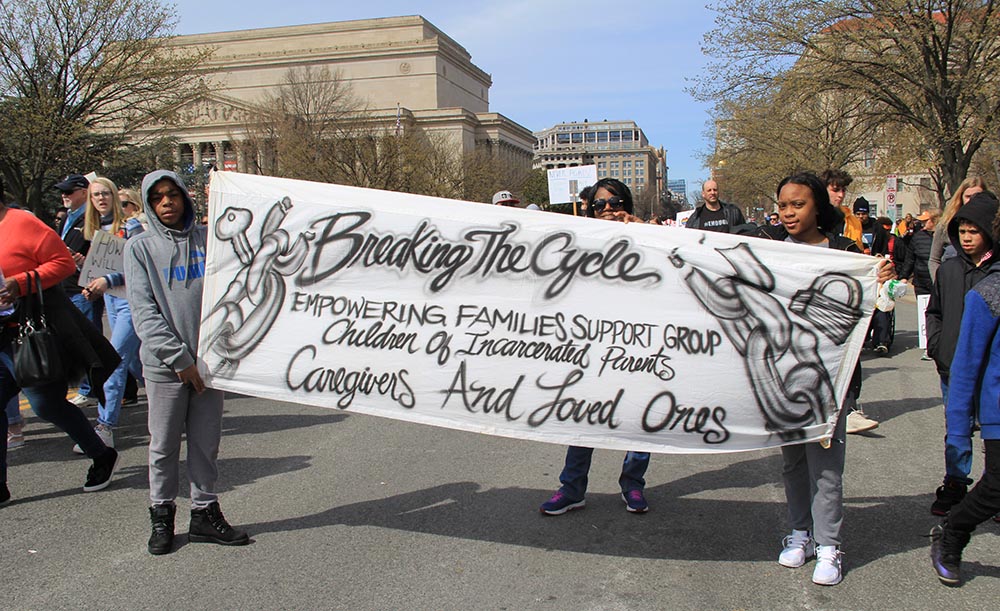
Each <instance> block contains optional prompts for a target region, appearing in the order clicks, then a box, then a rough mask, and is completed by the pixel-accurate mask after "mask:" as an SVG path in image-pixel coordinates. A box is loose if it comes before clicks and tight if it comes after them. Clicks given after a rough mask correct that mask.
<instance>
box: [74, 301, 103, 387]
mask: <svg viewBox="0 0 1000 611" xmlns="http://www.w3.org/2000/svg"><path fill="white" fill-rule="evenodd" d="M69 300H70V301H72V302H73V305H75V306H76V309H78V310H80V311H81V312H83V315H84V316H86V317H87V320H89V321H90V322H92V323H94V326H95V327H97V328H98V329H104V324H103V323H102V322H101V317H102V316H103V314H104V303H103V302H95V301H88V300H87V298H86V297H84V296H83V293H76V294H75V295H70V296H69ZM80 394H81V395H89V394H90V380H88V379H87V376H83V379H82V380H80Z"/></svg>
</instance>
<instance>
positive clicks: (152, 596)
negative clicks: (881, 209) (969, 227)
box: [0, 297, 1000, 611]
mask: <svg viewBox="0 0 1000 611" xmlns="http://www.w3.org/2000/svg"><path fill="white" fill-rule="evenodd" d="M915 329H916V309H915V301H914V300H913V298H912V297H908V298H906V299H904V301H903V302H902V303H901V304H900V306H899V308H898V314H897V334H896V342H895V345H894V346H893V349H892V351H891V352H890V354H889V355H888V357H877V356H875V355H872V354H871V353H866V354H865V355H863V357H862V359H863V364H864V372H865V381H864V390H863V392H862V404H863V407H864V409H865V411H866V412H867V413H868V415H869V416H871V417H874V418H875V419H877V420H879V421H880V422H881V426H880V427H879V428H878V429H876V430H874V431H872V432H871V433H869V434H866V435H862V436H859V435H852V436H850V437H849V438H848V459H847V460H848V463H847V472H846V477H845V487H846V490H845V493H846V505H847V514H846V520H845V527H844V540H845V543H844V545H843V551H844V552H845V556H844V567H845V571H846V573H845V577H844V581H843V583H841V584H840V585H838V586H835V587H822V586H817V585H814V584H813V583H812V582H811V580H810V576H811V573H812V563H809V564H808V565H807V566H806V567H803V568H801V569H786V568H783V567H781V566H779V565H778V564H777V562H776V559H777V556H778V552H779V551H780V546H781V538H782V537H783V536H784V535H785V534H787V526H786V520H785V503H784V493H783V490H782V487H781V483H780V482H781V479H780V471H781V459H780V453H779V452H778V451H776V450H770V451H758V452H749V453H737V454H724V455H713V456H692V455H657V456H654V457H653V460H652V464H651V466H650V468H649V472H648V474H647V481H648V484H647V497H648V499H649V503H650V506H651V510H650V512H649V513H648V514H645V515H634V514H629V513H627V512H626V511H625V508H624V504H623V502H622V501H621V498H620V496H619V494H618V488H617V477H618V471H619V467H620V462H621V458H622V453H621V452H612V451H598V452H597V453H596V454H595V458H594V465H593V469H592V471H591V477H590V492H589V494H588V497H587V501H588V505H587V507H586V508H585V509H584V510H582V511H575V512H571V513H569V514H566V515H563V516H559V517H545V516H543V515H541V514H540V513H539V512H538V505H539V504H540V503H541V502H543V501H544V500H546V499H547V498H548V496H549V495H550V494H551V493H552V492H553V491H554V490H555V489H556V487H557V484H558V483H557V477H558V474H559V471H560V469H561V467H562V461H563V456H564V451H565V450H564V448H563V447H560V446H556V445H550V444H543V443H534V442H525V441H516V440H510V439H504V438H499V437H489V436H484V435H476V434H471V433H463V432H456V431H451V430H445V429H438V428H433V427H429V426H422V425H416V424H406V423H401V422H396V421H391V420H385V419H378V418H372V417H367V416H362V415H357V414H352V413H350V412H342V411H332V410H326V409H321V408H315V407H308V406H301V405H294V404H285V403H276V402H273V401H265V400H259V399H254V398H247V397H235V396H234V397H230V398H229V399H228V400H227V404H226V418H225V423H224V428H225V433H224V438H223V441H222V451H221V455H220V459H219V467H220V472H221V486H222V508H223V511H224V512H225V513H226V515H227V517H228V518H229V519H230V521H231V522H232V523H234V524H236V525H239V526H241V527H243V528H245V529H247V530H248V531H249V532H250V534H251V536H252V539H253V542H252V544H251V545H249V546H246V547H240V548H224V547H220V546H215V545H209V544H188V543H187V542H186V532H187V498H186V482H185V483H182V486H181V489H182V495H183V496H184V497H185V498H183V499H180V502H179V510H178V525H177V533H178V540H179V542H180V545H179V547H178V549H176V551H175V552H174V553H172V554H170V555H167V556H160V557H153V556H150V555H149V554H148V553H147V552H146V539H147V537H148V536H149V520H148V513H147V510H146V507H147V475H146V444H147V441H148V436H147V433H146V426H145V420H146V406H145V404H140V405H139V406H138V407H134V408H127V409H126V410H125V411H124V412H123V417H122V425H121V427H120V428H119V429H118V435H117V437H118V447H119V449H120V450H121V451H122V463H121V465H122V466H121V468H120V471H119V474H118V475H117V476H116V479H115V481H114V482H113V484H112V486H111V487H110V488H109V489H107V490H105V491H102V492H97V493H90V494H87V493H84V492H82V491H81V487H82V485H83V481H84V478H85V476H86V471H87V467H88V462H87V461H86V460H85V459H82V458H80V457H77V456H75V455H74V454H72V453H71V451H70V448H71V447H72V445H73V444H72V442H71V441H70V440H69V439H68V438H67V437H66V436H65V435H63V434H61V433H60V432H59V431H57V430H55V429H54V428H53V427H51V426H50V425H48V424H46V423H43V422H41V421H39V420H38V419H36V418H34V417H31V418H29V420H28V425H27V429H26V432H27V444H26V445H25V446H24V447H23V448H21V449H18V450H15V451H13V452H11V453H10V454H9V459H10V463H11V466H10V471H9V480H10V487H11V491H12V493H13V495H14V499H13V502H12V503H11V504H10V505H9V506H7V507H4V508H0V601H2V602H0V608H2V609H5V610H8V611H18V610H27V609H32V610H34V609H38V610H43V609H44V610H48V609H101V610H105V609H107V610H117V609H233V610H241V611H247V610H252V609H344V610H348V609H349V610H352V611H362V610H379V611H381V610H388V611H394V610H398V611H409V610H414V611H416V610H429V611H430V610H466V609H477V610H479V609H484V610H492V609H496V610H512V611H513V610H522V609H524V610H541V611H549V610H551V611H557V610H578V611H596V610H626V609H628V610H633V609H670V610H685V609H719V610H744V609H845V610H846V609H917V610H919V609H928V610H930V609H935V610H937V609H943V610H947V611H959V610H963V609H975V610H977V611H978V610H981V609H989V608H995V607H994V605H996V604H997V600H1000V551H998V550H1000V539H998V535H1000V524H996V523H993V522H990V523H988V524H985V525H983V526H982V527H981V528H980V529H979V530H978V531H977V533H976V534H975V535H974V537H973V539H972V543H971V544H970V545H969V547H968V548H967V550H966V553H965V562H964V564H963V571H964V575H965V577H966V580H967V581H966V583H965V584H964V585H963V586H962V587H961V588H955V589H949V588H945V587H943V586H941V585H940V584H939V583H938V581H937V579H936V577H935V575H934V573H933V572H932V570H931V567H930V564H929V560H928V545H929V543H928V540H927V538H926V534H927V531H928V530H929V529H930V527H931V526H932V525H933V524H934V523H935V519H934V518H933V517H932V516H931V515H930V513H929V507H930V503H931V500H932V493H933V490H934V488H935V487H936V486H937V485H938V484H939V483H940V479H941V475H942V470H943V442H942V438H943V434H944V421H943V410H942V407H941V400H940V395H939V389H938V380H937V374H936V372H935V369H934V366H933V363H929V362H923V361H921V360H920V355H921V352H920V350H919V349H917V348H916V331H915ZM719 375H720V376H724V375H727V372H724V371H720V372H719ZM87 411H88V414H89V415H93V414H94V412H95V410H94V409H92V408H91V409H88V410H87ZM28 415H31V414H30V412H28ZM976 447H977V448H981V445H980V444H979V443H978V441H977V446H976ZM981 468H982V456H981V454H980V453H979V452H977V453H976V463H975V464H974V467H973V471H974V472H976V471H978V470H981Z"/></svg>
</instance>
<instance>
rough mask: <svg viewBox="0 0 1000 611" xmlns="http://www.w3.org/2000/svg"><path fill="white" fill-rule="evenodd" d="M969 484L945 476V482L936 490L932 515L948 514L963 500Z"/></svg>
mask: <svg viewBox="0 0 1000 611" xmlns="http://www.w3.org/2000/svg"><path fill="white" fill-rule="evenodd" d="M967 491H968V486H966V485H965V484H963V483H962V482H958V481H955V480H953V479H948V478H945V480H944V483H943V484H941V485H940V486H938V488H937V490H935V491H934V496H935V499H934V502H933V503H931V515H935V516H946V515H948V512H949V511H951V508H952V507H954V506H955V505H958V504H959V503H961V502H962V499H964V498H965V493H966V492H967Z"/></svg>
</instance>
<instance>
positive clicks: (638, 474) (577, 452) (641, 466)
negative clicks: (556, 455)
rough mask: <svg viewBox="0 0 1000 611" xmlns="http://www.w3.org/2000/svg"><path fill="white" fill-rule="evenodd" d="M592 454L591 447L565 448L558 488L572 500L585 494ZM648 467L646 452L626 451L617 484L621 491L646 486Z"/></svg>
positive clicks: (647, 454) (579, 498)
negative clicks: (563, 463) (645, 477)
mask: <svg viewBox="0 0 1000 611" xmlns="http://www.w3.org/2000/svg"><path fill="white" fill-rule="evenodd" d="M593 456H594V449H593V448H582V447H580V446H569V447H568V448H567V449H566V465H565V466H564V467H563V470H562V473H560V474H559V483H561V484H562V486H561V487H560V488H559V490H561V491H562V493H563V494H565V495H566V496H568V497H569V498H571V499H573V500H582V499H583V497H584V495H586V494H587V474H588V473H589V472H590V459H591V458H592V457H593ZM647 467H649V453H648V452H626V453H625V461H624V462H623V463H622V474H621V476H620V477H619V478H618V485H619V486H621V489H622V492H623V493H625V492H628V491H629V490H642V489H643V488H645V487H646V480H644V479H643V475H645V474H646V468H647Z"/></svg>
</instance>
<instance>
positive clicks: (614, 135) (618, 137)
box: [608, 132, 622, 142]
mask: <svg viewBox="0 0 1000 611" xmlns="http://www.w3.org/2000/svg"><path fill="white" fill-rule="evenodd" d="M608 141H609V142H621V141H622V133H621V132H608Z"/></svg>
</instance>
